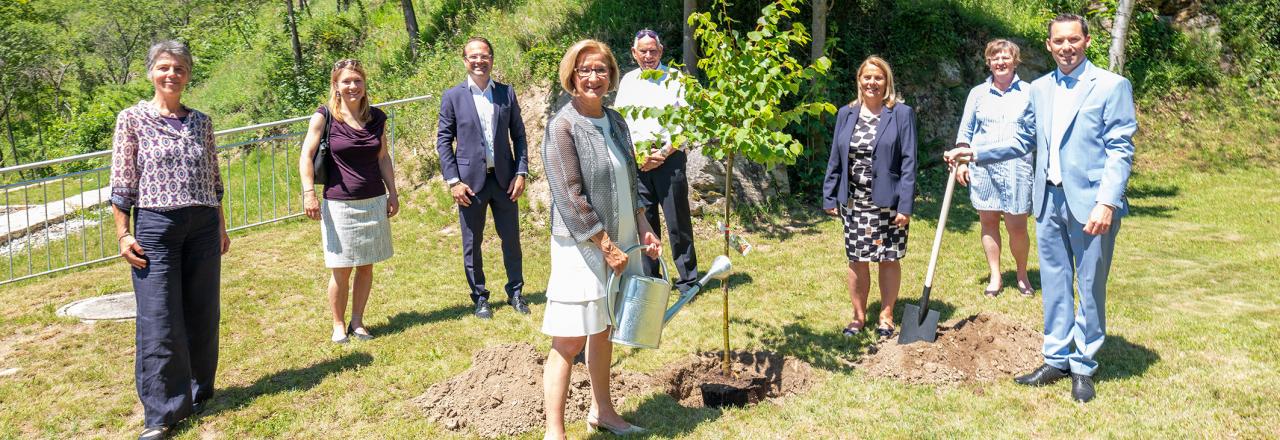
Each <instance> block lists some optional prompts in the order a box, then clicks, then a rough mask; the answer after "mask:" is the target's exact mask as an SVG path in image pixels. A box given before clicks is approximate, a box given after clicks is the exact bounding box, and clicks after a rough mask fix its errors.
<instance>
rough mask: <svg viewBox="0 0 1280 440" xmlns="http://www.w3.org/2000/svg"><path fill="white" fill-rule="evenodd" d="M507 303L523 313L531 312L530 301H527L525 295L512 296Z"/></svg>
mask: <svg viewBox="0 0 1280 440" xmlns="http://www.w3.org/2000/svg"><path fill="white" fill-rule="evenodd" d="M507 305H509V306H511V308H513V309H516V311H517V312H520V314H521V315H528V314H529V303H527V302H525V300H524V297H523V296H513V297H511V299H508V300H507Z"/></svg>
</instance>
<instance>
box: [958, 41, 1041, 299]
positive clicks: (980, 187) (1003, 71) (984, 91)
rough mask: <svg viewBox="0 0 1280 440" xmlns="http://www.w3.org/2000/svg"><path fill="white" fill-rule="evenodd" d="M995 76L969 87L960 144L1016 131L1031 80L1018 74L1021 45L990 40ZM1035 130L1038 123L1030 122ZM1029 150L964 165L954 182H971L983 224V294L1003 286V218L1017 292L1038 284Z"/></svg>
mask: <svg viewBox="0 0 1280 440" xmlns="http://www.w3.org/2000/svg"><path fill="white" fill-rule="evenodd" d="M984 52H985V55H986V60H987V69H989V70H990V71H991V76H989V77H987V80H986V81H985V82H983V83H982V84H978V85H977V86H976V87H974V88H973V89H972V90H970V91H969V99H967V100H965V103H964V113H962V116H961V119H960V132H959V134H957V135H956V146H957V147H969V146H972V147H973V148H978V149H981V148H982V147H984V146H988V145H994V144H999V143H1003V142H1009V141H1010V140H1011V139H1013V138H1014V137H1015V136H1017V134H1018V129H1019V127H1020V126H1021V124H1022V122H1021V121H1020V118H1021V116H1022V112H1023V110H1024V109H1026V107H1027V101H1028V100H1029V99H1030V95H1029V94H1028V93H1029V92H1028V91H1029V90H1030V89H1029V88H1028V87H1027V83H1025V82H1023V81H1022V80H1021V79H1019V78H1018V73H1017V70H1018V63H1019V62H1020V61H1021V59H1020V58H1019V56H1018V52H1019V51H1018V45H1016V44H1014V43H1012V42H1010V41H1008V40H992V41H991V42H990V43H987V48H986V50H985V51H984ZM1026 128H1027V129H1028V130H1034V127H1029V126H1028V127H1026ZM1031 159H1032V157H1031V154H1030V153H1028V154H1026V155H1023V156H1022V157H1015V158H1013V159H1008V160H1003V161H999V162H992V163H987V164H983V165H977V164H973V165H970V164H961V165H959V167H960V168H959V169H958V170H956V182H958V183H960V184H961V185H969V201H970V202H972V203H973V209H976V210H978V220H979V222H981V224H982V249H983V251H985V252H986V256H987V267H988V268H989V269H990V276H989V277H988V281H987V287H986V288H985V289H983V291H982V293H983V294H984V295H986V296H987V297H990V298H994V297H996V295H999V294H1000V291H1001V290H1003V287H1002V286H1001V280H1000V218H1001V217H1004V228H1005V230H1006V231H1009V253H1010V254H1013V262H1014V264H1015V265H1016V267H1017V269H1018V272H1017V277H1018V292H1019V293H1021V294H1022V296H1024V297H1031V296H1032V295H1034V294H1035V289H1033V288H1032V287H1031V280H1030V278H1028V277H1027V253H1028V251H1029V250H1030V249H1031V239H1030V238H1029V237H1028V236H1027V214H1029V213H1030V212H1031V183H1032V182H1031Z"/></svg>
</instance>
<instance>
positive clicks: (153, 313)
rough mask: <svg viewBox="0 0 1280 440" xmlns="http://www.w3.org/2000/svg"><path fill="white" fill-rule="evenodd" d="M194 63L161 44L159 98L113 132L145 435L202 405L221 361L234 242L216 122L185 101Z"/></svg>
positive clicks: (116, 204) (155, 52) (153, 64)
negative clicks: (226, 259)
mask: <svg viewBox="0 0 1280 440" xmlns="http://www.w3.org/2000/svg"><path fill="white" fill-rule="evenodd" d="M191 67H192V60H191V52H190V51H189V50H188V49H187V47H186V45H184V44H182V43H180V42H177V41H162V42H159V43H156V44H155V45H152V46H151V49H150V50H149V51H148V52H147V79H150V80H151V84H152V85H153V86H155V95H154V96H153V97H152V98H151V100H149V101H141V102H138V104H137V105H134V106H132V107H129V108H127V109H124V111H121V112H120V115H119V116H118V117H117V118H116V130H115V136H114V138H113V147H112V148H113V149H112V156H111V206H112V212H113V214H114V216H115V224H116V238H117V241H118V242H119V244H120V256H121V257H123V258H124V260H125V261H126V262H128V263H129V265H130V266H132V267H133V290H134V295H135V297H136V300H137V304H138V305H137V314H138V321H137V325H136V327H135V329H136V332H137V333H136V335H137V336H136V340H137V349H136V352H135V359H134V379H135V381H136V384H137V390H138V397H139V399H140V400H142V407H143V412H144V414H143V423H144V428H143V431H142V435H141V436H139V438H140V439H149V438H162V437H164V436H165V435H167V433H168V431H169V429H171V428H172V427H173V425H175V424H177V423H178V422H179V421H181V420H182V419H184V418H186V417H187V416H190V415H192V414H193V413H195V412H196V411H198V410H199V408H200V406H201V404H202V403H203V402H205V401H206V400H208V399H209V397H211V396H212V395H213V378H214V373H215V372H216V371H217V368H218V319H219V318H218V315H219V312H218V278H219V274H220V272H221V268H222V261H221V259H222V258H221V257H222V254H225V253H226V252H227V249H228V248H229V246H230V245H231V242H230V240H229V239H228V238H227V225H226V221H225V220H224V217H223V213H222V179H221V176H220V174H219V172H218V157H217V149H216V144H215V143H214V141H213V122H211V121H210V120H209V117H208V116H206V115H205V114H204V113H200V112H198V111H196V110H193V109H190V108H187V107H186V106H184V105H182V91H183V89H184V88H185V87H186V86H187V82H188V81H190V79H191ZM131 212H132V214H133V220H134V231H133V232H132V233H130V232H129V220H130V213H131Z"/></svg>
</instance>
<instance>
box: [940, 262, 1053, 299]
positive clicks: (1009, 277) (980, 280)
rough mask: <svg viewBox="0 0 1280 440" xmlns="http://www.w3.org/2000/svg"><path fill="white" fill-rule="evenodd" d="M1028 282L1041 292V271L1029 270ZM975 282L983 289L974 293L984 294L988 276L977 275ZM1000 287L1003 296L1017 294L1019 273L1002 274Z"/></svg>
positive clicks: (975, 290) (1006, 272) (978, 289)
mask: <svg viewBox="0 0 1280 440" xmlns="http://www.w3.org/2000/svg"><path fill="white" fill-rule="evenodd" d="M1027 281H1030V282H1031V288H1033V289H1036V291H1037V292H1039V291H1040V269H1027ZM973 282H974V283H976V284H981V285H982V287H979V288H976V289H974V292H977V294H982V291H981V290H982V289H984V288H986V284H987V275H986V274H982V275H976V276H974V277H973ZM1000 285H1001V286H1004V291H1002V292H1001V293H1000V294H1001V295H1004V294H1006V293H1009V292H1012V293H1015V294H1016V293H1018V272H1017V271H1014V270H1006V271H1004V273H1002V274H1000ZM930 299H932V298H930Z"/></svg>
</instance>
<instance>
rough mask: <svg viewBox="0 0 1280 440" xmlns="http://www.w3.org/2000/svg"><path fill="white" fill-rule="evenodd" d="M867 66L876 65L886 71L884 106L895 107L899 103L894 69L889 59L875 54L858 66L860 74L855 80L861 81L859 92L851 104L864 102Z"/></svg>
mask: <svg viewBox="0 0 1280 440" xmlns="http://www.w3.org/2000/svg"><path fill="white" fill-rule="evenodd" d="M867 66H876V67H877V68H879V69H880V71H881V72H884V106H885V107H889V108H893V106H894V105H895V104H897V103H898V92H896V91H894V89H893V69H890V68H889V62H888V61H885V60H884V58H880V57H878V56H875V55H872V56H869V57H867V59H866V60H863V61H862V65H860V66H858V75H857V76H855V77H854V81H856V82H858V83H859V84H858V94H857V95H856V96H857V98H855V99H854V100H853V102H852V103H851V104H853V105H860V104H862V84H861V82H862V71H863V70H866V69H867Z"/></svg>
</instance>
